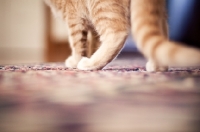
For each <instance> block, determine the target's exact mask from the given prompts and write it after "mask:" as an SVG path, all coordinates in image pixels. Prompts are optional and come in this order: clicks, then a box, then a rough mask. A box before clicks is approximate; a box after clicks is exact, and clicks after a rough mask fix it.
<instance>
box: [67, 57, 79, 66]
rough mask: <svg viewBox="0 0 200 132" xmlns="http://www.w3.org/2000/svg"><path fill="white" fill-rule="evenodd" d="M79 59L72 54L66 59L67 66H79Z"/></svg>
mask: <svg viewBox="0 0 200 132" xmlns="http://www.w3.org/2000/svg"><path fill="white" fill-rule="evenodd" d="M78 62H79V60H76V59H75V58H74V57H72V56H70V57H69V58H67V59H66V60H65V66H66V67H68V68H77V65H78Z"/></svg>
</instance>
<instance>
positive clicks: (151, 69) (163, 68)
mask: <svg viewBox="0 0 200 132" xmlns="http://www.w3.org/2000/svg"><path fill="white" fill-rule="evenodd" d="M146 70H147V71H148V72H165V71H168V67H167V66H158V65H156V64H155V63H153V62H152V61H148V62H147V64H146Z"/></svg>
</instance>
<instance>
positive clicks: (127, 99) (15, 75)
mask: <svg viewBox="0 0 200 132" xmlns="http://www.w3.org/2000/svg"><path fill="white" fill-rule="evenodd" d="M144 65H145V60H144V59H143V58H142V57H140V56H138V57H134V58H131V57H119V59H116V60H114V61H113V62H112V63H110V64H109V65H108V66H107V67H105V68H104V69H103V70H98V71H79V70H76V69H67V68H66V67H65V66H64V64H63V63H45V64H24V65H2V66H0V132H133V131H135V132H199V131H200V126H199V125H200V114H199V111H200V67H193V68H170V70H169V72H164V73H148V72H146V71H145V68H144Z"/></svg>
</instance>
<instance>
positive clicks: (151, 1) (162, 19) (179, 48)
mask: <svg viewBox="0 0 200 132" xmlns="http://www.w3.org/2000/svg"><path fill="white" fill-rule="evenodd" d="M46 3H47V4H48V5H49V6H50V7H51V9H52V11H53V12H54V14H56V15H59V16H60V17H62V18H63V19H64V20H65V21H66V24H67V26H68V29H69V34H70V36H69V38H70V39H69V40H70V44H71V48H72V55H71V56H70V57H69V58H68V59H67V60H66V66H67V67H69V68H78V69H80V70H96V69H102V68H103V67H104V66H106V65H107V64H108V63H109V62H111V61H112V60H113V59H114V58H115V57H116V56H117V54H118V53H119V52H120V50H121V49H122V47H123V46H124V42H125V40H126V37H127V35H128V32H129V29H130V28H131V29H132V33H133V36H134V39H135V41H136V43H137V46H138V48H139V49H140V50H141V51H142V53H143V54H144V55H145V56H146V58H147V59H148V60H149V61H148V63H147V65H146V69H147V71H166V70H167V69H168V66H196V65H199V64H200V51H199V50H197V49H194V48H188V47H186V46H183V45H180V44H178V43H175V42H171V41H169V40H168V27H167V18H166V12H165V0H46ZM92 29H94V31H95V32H96V33H94V34H95V35H98V37H99V40H100V42H101V45H100V47H99V48H98V49H97V50H96V52H95V53H94V54H93V55H92V56H91V57H90V58H87V57H84V55H85V53H86V44H87V43H86V42H87V34H88V31H89V30H92Z"/></svg>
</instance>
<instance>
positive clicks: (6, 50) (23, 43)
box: [0, 0, 45, 64]
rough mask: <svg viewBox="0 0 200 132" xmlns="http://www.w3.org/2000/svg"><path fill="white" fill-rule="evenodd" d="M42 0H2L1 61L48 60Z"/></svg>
mask: <svg viewBox="0 0 200 132" xmlns="http://www.w3.org/2000/svg"><path fill="white" fill-rule="evenodd" d="M44 18H45V17H44V3H43V1H42V0H0V64H11V63H33V62H42V61H44V48H45V47H44V44H45V32H44V29H45V28H44V27H45V25H44V24H45V23H44Z"/></svg>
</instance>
